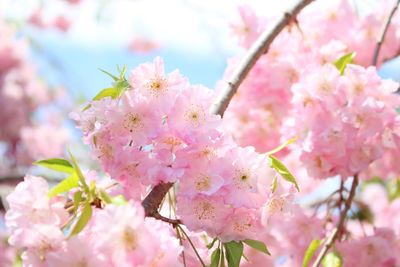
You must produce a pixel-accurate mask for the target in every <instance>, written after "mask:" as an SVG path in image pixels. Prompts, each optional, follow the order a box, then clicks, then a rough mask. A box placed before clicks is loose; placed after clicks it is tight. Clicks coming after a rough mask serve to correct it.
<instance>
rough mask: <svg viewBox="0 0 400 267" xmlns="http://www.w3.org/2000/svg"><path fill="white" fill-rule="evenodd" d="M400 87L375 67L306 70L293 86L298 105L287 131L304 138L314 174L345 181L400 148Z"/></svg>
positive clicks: (304, 159)
mask: <svg viewBox="0 0 400 267" xmlns="http://www.w3.org/2000/svg"><path fill="white" fill-rule="evenodd" d="M398 87H399V85H398V83H396V82H393V81H391V80H382V79H381V78H380V77H379V76H378V75H377V73H376V70H375V68H374V67H369V68H367V69H365V68H363V67H361V66H356V65H347V67H346V69H345V71H344V73H343V75H340V72H339V70H338V69H337V68H336V67H335V66H334V65H332V64H326V65H324V66H322V67H318V68H309V69H307V70H306V71H304V73H303V75H302V76H301V78H300V80H299V81H298V83H296V84H294V85H293V87H292V91H293V100H292V104H293V107H292V110H291V115H290V117H289V119H287V121H286V123H287V128H284V129H283V131H284V132H285V133H286V134H288V135H291V134H294V135H297V136H298V137H299V142H298V143H299V145H300V146H301V155H300V159H301V161H302V162H303V163H304V165H305V166H306V168H307V170H308V173H309V174H310V176H312V177H314V178H328V177H332V176H335V175H340V176H341V177H342V178H344V179H345V178H347V177H349V176H352V175H355V174H357V173H359V172H361V171H362V170H364V169H366V168H367V167H368V165H369V164H370V163H372V162H373V161H375V160H376V159H379V158H380V157H381V156H382V154H383V153H384V151H385V150H389V149H393V150H398V149H399V148H398V147H397V145H396V144H395V142H394V138H395V137H396V136H397V134H398V130H397V132H396V128H397V127H396V120H398V118H399V117H398V114H397V112H396V108H397V107H399V106H400V97H399V96H398V95H396V94H394V92H395V91H396V90H397V88H398ZM396 138H398V136H397V137H396Z"/></svg>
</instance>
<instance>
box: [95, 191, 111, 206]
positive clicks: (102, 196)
mask: <svg viewBox="0 0 400 267" xmlns="http://www.w3.org/2000/svg"><path fill="white" fill-rule="evenodd" d="M98 191H99V197H100V199H101V201H103V202H104V203H107V204H111V203H112V199H111V197H110V195H109V194H108V193H107V192H106V190H104V189H103V188H99V189H98Z"/></svg>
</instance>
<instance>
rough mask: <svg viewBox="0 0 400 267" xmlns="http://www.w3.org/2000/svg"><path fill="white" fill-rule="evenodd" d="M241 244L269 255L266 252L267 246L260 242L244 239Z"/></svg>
mask: <svg viewBox="0 0 400 267" xmlns="http://www.w3.org/2000/svg"><path fill="white" fill-rule="evenodd" d="M243 242H244V243H245V244H246V245H248V246H250V247H252V248H254V249H256V250H258V251H261V252H263V253H265V254H268V255H271V253H269V251H268V248H267V246H266V245H265V244H264V243H263V242H261V241H258V240H254V239H246V240H244V241H243Z"/></svg>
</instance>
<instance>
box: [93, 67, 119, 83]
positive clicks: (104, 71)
mask: <svg viewBox="0 0 400 267" xmlns="http://www.w3.org/2000/svg"><path fill="white" fill-rule="evenodd" d="M98 69H99V71H101V72H103V73H105V74H106V75H108V76H110V77H111V79H113V80H114V81H118V80H119V79H118V77H117V76H115V75H113V74H111V73H109V72H108V71H106V70H103V69H100V68H98Z"/></svg>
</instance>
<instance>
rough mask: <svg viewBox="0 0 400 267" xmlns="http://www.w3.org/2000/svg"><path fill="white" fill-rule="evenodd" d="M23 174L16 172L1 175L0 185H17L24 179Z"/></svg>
mask: <svg viewBox="0 0 400 267" xmlns="http://www.w3.org/2000/svg"><path fill="white" fill-rule="evenodd" d="M24 176H25V175H23V174H19V173H15V174H7V175H4V176H0V186H4V185H7V186H12V187H14V186H16V185H17V184H18V183H19V182H22V181H23V180H24Z"/></svg>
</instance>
